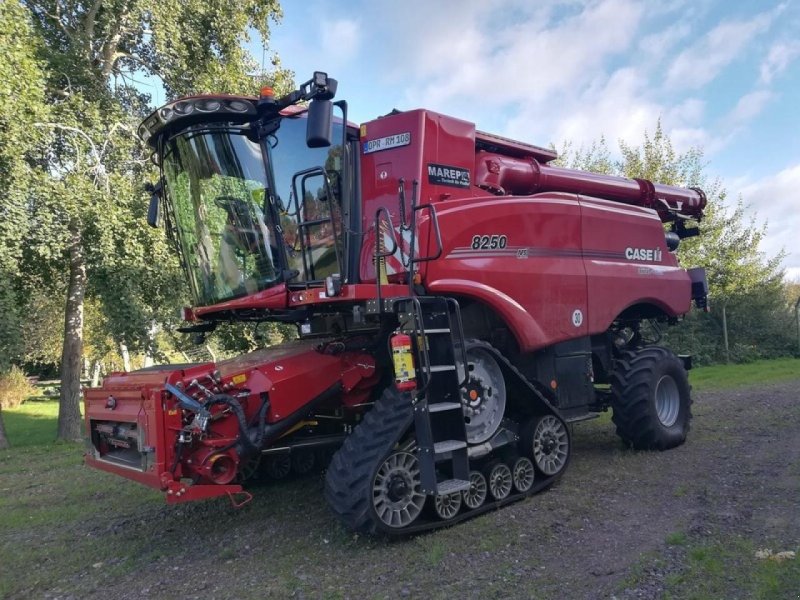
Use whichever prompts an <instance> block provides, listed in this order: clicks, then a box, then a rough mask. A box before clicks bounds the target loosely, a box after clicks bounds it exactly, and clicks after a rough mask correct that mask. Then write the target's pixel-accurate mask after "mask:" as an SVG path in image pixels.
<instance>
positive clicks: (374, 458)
mask: <svg viewBox="0 0 800 600" xmlns="http://www.w3.org/2000/svg"><path fill="white" fill-rule="evenodd" d="M413 421H414V413H413V407H412V405H411V401H410V399H409V397H408V395H402V394H400V393H399V392H398V391H397V390H396V389H394V388H393V387H391V386H390V387H388V388H386V390H384V392H383V394H382V395H381V397H380V398H378V400H377V401H376V402H375V405H374V406H373V407H372V410H370V411H369V412H367V414H366V415H364V419H363V420H362V421H361V423H359V424H358V425H357V426H356V428H355V429H354V430H353V433H351V434H350V435H349V436H347V438H346V439H345V441H344V444H342V447H341V448H340V449H339V451H338V452H336V454H334V455H333V459H332V460H331V463H330V466H329V467H328V471H327V473H326V474H325V499H326V500H327V501H328V504H329V505H330V507H331V508H332V509H333V512H334V513H336V515H337V516H338V517H339V518H340V519H341V520H342V521H343V522H344V524H345V525H347V527H349V528H350V529H352V530H354V531H358V532H360V533H368V534H370V533H376V532H377V530H378V529H377V528H378V527H379V526H380V523H379V522H377V519H376V517H375V516H374V513H373V512H372V507H371V505H370V499H371V498H372V479H373V476H374V473H375V469H377V467H378V464H379V463H380V461H381V460H383V458H384V457H385V456H386V455H387V454H388V453H389V452H390V451H391V449H392V448H394V446H395V444H397V442H398V441H400V438H401V437H402V436H403V434H404V433H405V432H406V431H408V428H409V427H410V426H411V424H412V423H413Z"/></svg>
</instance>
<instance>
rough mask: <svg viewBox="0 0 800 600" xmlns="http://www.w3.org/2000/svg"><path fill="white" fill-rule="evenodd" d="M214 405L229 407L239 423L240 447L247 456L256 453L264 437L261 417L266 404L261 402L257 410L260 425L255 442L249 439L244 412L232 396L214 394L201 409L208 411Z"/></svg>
mask: <svg viewBox="0 0 800 600" xmlns="http://www.w3.org/2000/svg"><path fill="white" fill-rule="evenodd" d="M216 404H224V405H226V406H229V407H230V409H231V411H233V414H234V415H235V416H236V421H237V422H238V423H239V440H238V441H240V442H241V443H242V445H243V446H244V448H245V450H246V452H247V454H250V453H251V452H258V451H259V450H260V449H261V448H260V446H261V442H262V441H263V435H264V419H263V416H264V414H265V412H266V406H267V402H266V401H265V402H263V403H262V405H261V409H260V410H259V417H260V421H261V423H259V434H258V435H257V437H256V440H255V441H253V440H252V439H250V435H249V433H248V431H247V418H246V417H245V414H244V410H243V409H242V405H241V404H240V403H239V401H238V400H237V399H236V398H234V397H233V396H229V395H228V394H215V395H214V396H212V397H211V398H209V400H208V401H207V402H206V403H205V404H204V405H203V408H205V409H206V410H210V409H211V407H212V406H214V405H216Z"/></svg>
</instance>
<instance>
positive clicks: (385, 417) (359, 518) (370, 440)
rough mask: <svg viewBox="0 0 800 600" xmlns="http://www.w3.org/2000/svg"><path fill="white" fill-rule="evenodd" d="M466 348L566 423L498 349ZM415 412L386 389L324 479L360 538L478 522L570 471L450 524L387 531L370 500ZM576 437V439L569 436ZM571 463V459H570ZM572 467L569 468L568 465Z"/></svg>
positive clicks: (331, 499) (430, 522) (331, 500)
mask: <svg viewBox="0 0 800 600" xmlns="http://www.w3.org/2000/svg"><path fill="white" fill-rule="evenodd" d="M467 345H468V346H470V345H474V346H480V347H482V348H485V349H486V350H488V351H489V352H491V354H492V355H493V356H494V357H495V359H496V360H498V362H500V363H501V368H504V369H507V370H508V371H510V372H511V374H512V375H513V376H515V377H517V378H518V379H519V381H520V382H521V383H522V384H523V385H524V386H525V387H526V388H527V389H528V390H530V392H531V393H532V394H533V395H534V396H535V397H536V399H537V400H539V401H540V402H541V403H542V404H543V405H544V406H545V408H546V409H547V410H548V411H549V412H550V413H551V414H553V415H555V416H556V417H557V418H559V419H560V420H561V421H562V422H563V423H564V424H565V428H566V431H567V434H568V435H569V427H568V426H566V422H565V421H564V419H563V417H562V416H561V414H560V413H559V412H558V410H557V409H556V408H555V407H553V405H552V404H550V402H548V401H547V399H546V398H545V397H544V396H543V395H542V394H541V392H539V390H537V389H536V388H535V387H534V386H533V385H531V383H530V382H529V381H528V380H527V379H526V378H525V377H524V376H523V375H522V373H520V372H519V370H517V369H516V367H514V366H513V365H512V364H511V363H510V362H508V361H507V360H506V359H505V357H504V356H503V355H502V354H500V353H499V352H498V351H497V350H496V349H495V348H494V347H493V346H491V345H490V344H487V343H485V342H481V341H478V340H467ZM413 420H414V418H413V407H412V405H411V402H410V401H409V398H408V396H407V395H402V394H400V393H399V392H397V391H396V390H395V389H394V388H393V387H391V386H390V387H389V388H387V389H386V390H385V391H384V392H383V394H382V395H381V397H380V398H379V399H378V400H377V401H376V402H375V405H374V406H373V408H372V410H370V411H369V412H368V413H367V414H366V415H365V416H364V420H363V421H361V423H359V424H358V426H357V427H356V428H355V429H354V430H353V433H352V434H350V435H349V436H348V437H347V438H346V439H345V442H344V444H343V445H342V447H341V449H340V450H339V451H338V452H337V453H336V454H335V455H334V457H333V460H332V461H331V464H330V466H329V467H328V471H327V473H326V476H325V499H326V500H327V501H328V504H329V505H330V507H331V509H332V510H333V512H334V513H335V514H336V515H337V516H338V517H339V518H340V519H341V520H342V521H343V523H344V524H345V525H346V526H347V527H348V528H349V529H352V530H354V531H357V532H359V533H366V534H376V533H380V534H383V535H387V536H392V537H397V536H407V535H413V534H417V533H422V532H425V531H431V530H434V529H439V528H443V527H450V526H452V525H455V524H456V523H460V522H462V521H465V520H467V519H471V518H472V517H477V516H478V515H481V514H483V513H485V512H488V511H490V510H495V509H498V508H500V507H502V506H506V505H507V504H510V503H512V502H517V501H519V500H522V499H523V498H526V497H528V496H532V495H533V494H536V493H538V492H540V491H542V490H544V489H546V488H548V487H549V486H551V485H552V484H553V483H555V482H556V481H557V480H558V479H559V478H560V477H561V476H562V475H563V474H564V472H565V471H566V470H567V467H566V466H565V468H564V469H562V470H561V471H560V472H559V473H557V474H556V475H553V476H552V477H543V476H542V474H541V473H539V472H537V480H536V481H535V482H534V485H533V487H532V488H531V489H530V490H528V491H527V492H525V493H516V494H511V495H510V496H509V497H508V498H505V499H504V500H500V501H497V500H488V499H487V501H486V502H485V503H484V504H483V505H481V506H479V507H478V508H475V509H473V510H463V508H462V510H461V512H460V513H459V514H458V515H457V516H456V517H454V518H453V519H449V520H447V521H442V520H437V519H427V520H426V518H425V516H424V515H425V512H426V511H423V516H420V518H419V519H418V520H417V521H416V522H415V524H414V525H411V526H410V527H404V528H402V529H396V528H391V527H386V526H384V525H383V523H381V522H380V521H379V520H378V519H377V517H376V516H375V515H374V513H373V512H372V507H371V506H370V500H371V498H372V478H373V476H374V472H375V469H377V467H378V463H379V461H381V460H383V458H384V457H385V456H386V455H387V454H388V453H389V452H390V451H391V450H392V448H394V446H395V445H396V444H397V442H398V441H399V440H400V439H401V438H402V436H403V434H404V433H405V432H406V431H407V430H408V428H409V427H411V425H412V423H413ZM570 438H571V436H570ZM569 444H570V446H569V447H570V454H571V453H572V440H571V439H570V441H569ZM567 460H569V458H568V459H567ZM567 466H568V465H567Z"/></svg>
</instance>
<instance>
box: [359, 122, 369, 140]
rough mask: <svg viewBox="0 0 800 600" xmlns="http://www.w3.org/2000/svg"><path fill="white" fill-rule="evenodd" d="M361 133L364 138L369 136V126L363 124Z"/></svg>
mask: <svg viewBox="0 0 800 600" xmlns="http://www.w3.org/2000/svg"><path fill="white" fill-rule="evenodd" d="M360 133H361V137H362V138H363V137H367V126H366V125H362V126H361V131H360Z"/></svg>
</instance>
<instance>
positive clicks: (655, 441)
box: [611, 346, 692, 450]
mask: <svg viewBox="0 0 800 600" xmlns="http://www.w3.org/2000/svg"><path fill="white" fill-rule="evenodd" d="M611 390H612V392H613V394H612V398H611V406H612V408H613V409H614V414H613V417H612V420H613V421H614V425H616V426H617V435H619V436H620V437H621V438H622V440H623V441H624V442H625V443H626V444H628V445H629V446H632V447H633V448H636V449H637V450H667V449H669V448H674V447H675V446H680V445H681V444H682V443H683V442H684V441H686V435H687V434H688V433H689V424H690V421H691V418H692V411H691V405H692V398H691V393H690V390H691V388H690V386H689V378H688V375H687V373H686V369H684V368H683V363H682V362H681V360H680V359H679V358H678V357H677V356H675V354H673V353H672V352H671V351H670V350H667V349H666V348H662V347H660V346H648V347H645V348H641V349H640V350H637V351H635V352H626V353H624V355H623V356H622V359H621V360H619V361H617V367H616V370H615V371H614V375H613V377H612V382H611Z"/></svg>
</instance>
